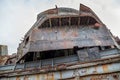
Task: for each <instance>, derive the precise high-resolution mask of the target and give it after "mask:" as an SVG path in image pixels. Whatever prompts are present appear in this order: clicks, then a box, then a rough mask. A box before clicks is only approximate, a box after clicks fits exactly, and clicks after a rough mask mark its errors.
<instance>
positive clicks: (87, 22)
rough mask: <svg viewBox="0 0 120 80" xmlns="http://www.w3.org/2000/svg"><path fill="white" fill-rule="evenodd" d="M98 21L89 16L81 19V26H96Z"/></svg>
mask: <svg viewBox="0 0 120 80" xmlns="http://www.w3.org/2000/svg"><path fill="white" fill-rule="evenodd" d="M95 23H97V21H96V20H95V19H94V18H92V17H89V16H84V17H83V16H82V17H80V25H94V24H95Z"/></svg>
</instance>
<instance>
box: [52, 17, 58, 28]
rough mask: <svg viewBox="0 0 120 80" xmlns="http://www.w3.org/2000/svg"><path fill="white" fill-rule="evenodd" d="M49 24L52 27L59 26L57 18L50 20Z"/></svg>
mask: <svg viewBox="0 0 120 80" xmlns="http://www.w3.org/2000/svg"><path fill="white" fill-rule="evenodd" d="M51 24H52V27H55V26H59V18H52V19H51Z"/></svg>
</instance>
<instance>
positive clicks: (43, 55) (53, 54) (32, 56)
mask: <svg viewBox="0 0 120 80" xmlns="http://www.w3.org/2000/svg"><path fill="white" fill-rule="evenodd" d="M74 54H77V53H75V52H74V49H67V50H53V51H43V52H29V53H28V54H27V55H26V57H24V59H25V62H30V61H36V60H44V59H51V58H58V57H65V56H70V55H74Z"/></svg>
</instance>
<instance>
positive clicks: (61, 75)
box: [60, 71, 62, 79]
mask: <svg viewBox="0 0 120 80" xmlns="http://www.w3.org/2000/svg"><path fill="white" fill-rule="evenodd" d="M60 79H62V72H61V71H60Z"/></svg>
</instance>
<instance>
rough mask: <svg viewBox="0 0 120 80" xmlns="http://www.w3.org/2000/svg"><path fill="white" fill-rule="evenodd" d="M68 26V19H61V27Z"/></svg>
mask: <svg viewBox="0 0 120 80" xmlns="http://www.w3.org/2000/svg"><path fill="white" fill-rule="evenodd" d="M68 25H69V17H66V18H61V26H68Z"/></svg>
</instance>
